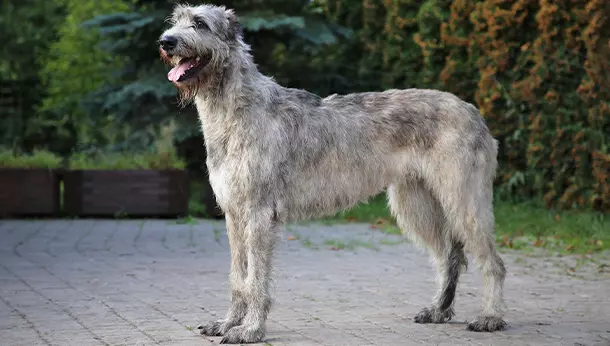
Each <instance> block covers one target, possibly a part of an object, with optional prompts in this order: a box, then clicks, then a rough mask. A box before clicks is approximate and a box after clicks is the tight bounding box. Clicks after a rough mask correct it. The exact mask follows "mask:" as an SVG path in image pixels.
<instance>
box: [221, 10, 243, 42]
mask: <svg viewBox="0 0 610 346" xmlns="http://www.w3.org/2000/svg"><path fill="white" fill-rule="evenodd" d="M225 16H226V17H227V20H228V21H229V30H228V33H229V37H230V38H231V39H235V40H238V39H242V38H243V37H244V32H243V30H242V27H241V24H239V19H238V18H237V15H235V12H234V11H233V10H232V9H228V10H225Z"/></svg>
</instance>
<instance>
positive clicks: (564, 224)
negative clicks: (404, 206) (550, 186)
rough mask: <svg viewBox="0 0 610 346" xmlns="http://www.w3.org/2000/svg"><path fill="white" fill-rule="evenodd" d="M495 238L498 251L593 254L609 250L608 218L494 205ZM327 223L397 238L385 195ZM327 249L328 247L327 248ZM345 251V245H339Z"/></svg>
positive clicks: (520, 205)
mask: <svg viewBox="0 0 610 346" xmlns="http://www.w3.org/2000/svg"><path fill="white" fill-rule="evenodd" d="M494 212H495V218H496V238H497V242H498V245H499V246H500V247H506V248H512V249H521V250H533V249H534V248H545V249H549V250H553V251H559V252H561V253H579V254H583V253H594V252H599V251H603V250H607V249H609V248H610V217H609V216H608V215H605V214H603V213H599V212H593V211H582V210H581V211H556V210H550V209H546V208H544V207H543V206H541V205H540V204H538V203H536V202H527V203H511V202H504V201H497V202H495V205H494ZM325 221H326V222H350V221H351V222H366V223H370V224H371V225H372V227H373V228H377V229H379V230H381V231H383V232H386V233H389V234H400V230H399V229H398V227H396V224H395V220H394V218H393V217H392V216H391V213H390V211H389V209H388V207H387V204H386V199H385V195H383V194H381V195H378V196H376V197H374V198H372V199H371V200H370V201H369V202H368V203H361V204H359V205H357V206H355V207H353V208H351V209H349V210H346V211H344V212H341V213H338V214H337V215H335V216H333V217H330V218H326V219H325ZM327 245H328V244H327ZM338 245H339V246H343V247H346V246H348V245H347V244H338Z"/></svg>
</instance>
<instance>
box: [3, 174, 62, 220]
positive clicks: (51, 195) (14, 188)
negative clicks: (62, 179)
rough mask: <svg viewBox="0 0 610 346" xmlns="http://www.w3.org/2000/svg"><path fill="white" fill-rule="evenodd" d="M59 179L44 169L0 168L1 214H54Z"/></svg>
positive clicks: (57, 198) (56, 204) (57, 210)
mask: <svg viewBox="0 0 610 346" xmlns="http://www.w3.org/2000/svg"><path fill="white" fill-rule="evenodd" d="M58 214H59V178H58V174H57V171H56V170H53V169H46V168H0V217H12V216H56V215H58Z"/></svg>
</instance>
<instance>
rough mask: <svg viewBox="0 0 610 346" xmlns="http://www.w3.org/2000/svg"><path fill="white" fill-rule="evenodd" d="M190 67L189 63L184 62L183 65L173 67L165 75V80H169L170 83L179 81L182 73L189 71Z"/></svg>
mask: <svg viewBox="0 0 610 346" xmlns="http://www.w3.org/2000/svg"><path fill="white" fill-rule="evenodd" d="M190 66H191V63H190V61H187V62H184V63H182V64H180V65H178V66H176V67H174V68H173V69H171V71H169V73H168V74H167V79H169V80H170V81H172V82H177V81H178V79H180V77H181V76H182V75H183V74H184V72H186V70H188V69H189V67H190Z"/></svg>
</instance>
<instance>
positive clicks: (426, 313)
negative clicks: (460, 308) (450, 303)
mask: <svg viewBox="0 0 610 346" xmlns="http://www.w3.org/2000/svg"><path fill="white" fill-rule="evenodd" d="M454 314H455V313H454V312H453V308H449V309H447V310H445V311H439V310H438V309H437V308H436V307H434V306H433V307H430V308H424V309H423V310H422V311H420V312H419V313H418V314H417V315H415V318H414V321H415V323H445V322H447V321H449V320H451V318H452V317H453V315H454Z"/></svg>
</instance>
